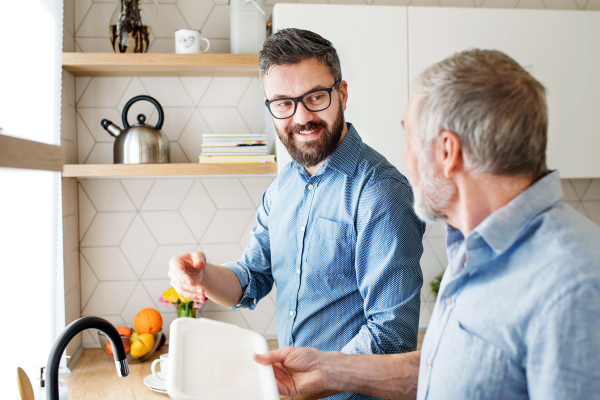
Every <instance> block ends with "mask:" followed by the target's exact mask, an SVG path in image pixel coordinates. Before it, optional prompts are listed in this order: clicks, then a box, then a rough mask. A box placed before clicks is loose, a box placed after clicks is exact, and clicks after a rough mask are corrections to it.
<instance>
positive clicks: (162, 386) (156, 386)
mask: <svg viewBox="0 0 600 400" xmlns="http://www.w3.org/2000/svg"><path fill="white" fill-rule="evenodd" d="M157 374H159V375H160V372H157ZM161 377H162V375H161ZM144 384H145V385H146V386H148V389H150V390H154V391H155V392H162V393H167V382H165V381H162V380H160V379H158V378H157V377H156V376H154V375H153V374H150V375H148V376H147V377H145V378H144Z"/></svg>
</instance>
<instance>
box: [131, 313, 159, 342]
mask: <svg viewBox="0 0 600 400" xmlns="http://www.w3.org/2000/svg"><path fill="white" fill-rule="evenodd" d="M162 324H163V321H162V316H161V315H160V313H159V312H158V311H156V310H155V309H154V308H145V309H143V310H142V311H140V312H139V313H137V315H136V316H135V318H134V320H133V326H134V327H135V330H136V331H137V332H138V333H140V334H142V333H156V332H158V331H160V330H161V328H162ZM153 340H154V338H153Z"/></svg>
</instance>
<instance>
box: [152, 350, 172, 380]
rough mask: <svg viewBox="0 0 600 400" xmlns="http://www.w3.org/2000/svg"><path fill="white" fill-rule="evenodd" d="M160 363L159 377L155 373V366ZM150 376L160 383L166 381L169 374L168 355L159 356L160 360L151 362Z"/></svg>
mask: <svg viewBox="0 0 600 400" xmlns="http://www.w3.org/2000/svg"><path fill="white" fill-rule="evenodd" d="M158 363H160V371H159V372H160V375H158V373H157V372H156V364H158ZM151 369H152V375H154V376H155V377H157V378H158V379H160V380H161V381H166V380H167V374H168V372H169V354H168V353H167V354H161V356H160V358H158V359H156V360H154V361H152V368H151Z"/></svg>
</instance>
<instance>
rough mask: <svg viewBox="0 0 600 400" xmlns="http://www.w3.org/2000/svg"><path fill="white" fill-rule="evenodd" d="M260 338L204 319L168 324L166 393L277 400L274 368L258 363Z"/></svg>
mask: <svg viewBox="0 0 600 400" xmlns="http://www.w3.org/2000/svg"><path fill="white" fill-rule="evenodd" d="M268 351H269V346H268V344H267V341H266V339H265V338H264V337H262V336H261V335H259V334H258V333H256V332H253V331H249V330H246V329H242V328H240V327H238V326H236V325H232V324H226V323H224V322H218V321H213V320H210V319H206V318H200V319H194V318H177V319H176V320H175V321H174V322H173V323H172V324H171V334H170V338H169V372H168V377H167V393H168V394H169V396H170V397H171V398H173V399H175V400H192V399H195V400H243V399H248V400H260V399H264V400H279V394H278V391H277V384H276V382H275V375H274V374H273V367H271V366H270V365H267V366H264V365H260V364H257V363H256V362H255V361H254V359H252V354H253V353H258V354H264V353H266V352H268Z"/></svg>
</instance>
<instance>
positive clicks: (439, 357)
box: [255, 50, 600, 400]
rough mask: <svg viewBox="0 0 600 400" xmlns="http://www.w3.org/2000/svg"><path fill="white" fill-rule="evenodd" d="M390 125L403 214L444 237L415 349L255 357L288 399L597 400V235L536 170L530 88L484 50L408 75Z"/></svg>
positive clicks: (535, 94) (549, 175)
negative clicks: (399, 153)
mask: <svg viewBox="0 0 600 400" xmlns="http://www.w3.org/2000/svg"><path fill="white" fill-rule="evenodd" d="M403 122H404V128H405V131H406V135H407V139H408V146H407V149H406V153H405V155H404V156H405V160H406V163H407V165H408V168H409V178H410V180H411V183H412V185H413V188H414V190H415V199H416V200H415V209H416V211H417V214H418V215H419V216H421V217H422V218H423V219H425V220H429V221H442V220H443V221H445V222H446V223H447V229H448V237H447V241H446V245H447V252H448V258H449V265H448V268H447V270H446V273H445V274H444V278H443V280H442V283H441V287H440V291H439V296H438V299H437V303H436V305H435V308H434V310H433V315H432V317H431V322H430V324H429V327H428V329H427V334H426V336H425V340H424V343H423V349H422V351H420V352H418V351H417V352H412V353H406V354H401V355H389V356H364V355H341V354H338V353H323V352H319V351H317V350H314V349H297V348H296V349H292V348H285V349H281V350H279V351H277V352H272V353H269V354H268V355H266V356H262V357H261V356H255V358H256V360H257V361H258V362H260V363H263V364H268V363H274V367H275V371H277V379H278V384H279V389H280V392H281V393H283V394H288V395H295V394H298V393H310V392H314V391H315V390H319V389H333V390H345V391H349V392H359V393H366V394H369V395H373V396H380V397H384V398H388V399H409V398H415V396H416V397H417V398H418V399H452V400H455V399H469V400H472V399H509V398H510V399H530V398H531V399H544V400H546V399H557V400H558V399H582V400H583V399H592V398H598V396H599V395H600V372H599V371H600V356H599V355H598V354H599V349H600V261H599V260H600V229H599V228H598V227H597V226H596V225H594V224H593V223H592V222H590V221H589V220H587V219H585V218H584V217H582V216H581V215H580V214H579V213H578V212H577V211H575V210H574V209H573V208H571V207H570V206H568V205H566V204H564V203H562V202H561V201H560V199H561V197H562V195H563V193H562V189H561V183H560V179H559V176H558V172H557V171H554V172H548V170H547V168H546V158H545V151H546V132H547V125H548V120H547V109H546V101H545V91H544V88H543V86H542V85H541V84H540V83H539V82H538V81H536V80H535V79H534V78H533V77H532V76H531V75H529V74H528V73H527V72H526V71H525V70H524V69H523V68H521V67H520V66H519V65H518V64H517V63H516V62H515V61H514V60H512V59H511V58H510V57H508V56H506V55H505V54H502V53H500V52H498V51H481V50H472V51H466V52H463V53H458V54H455V55H454V56H452V57H450V58H448V59H446V60H444V61H442V62H440V63H438V64H435V65H433V66H432V67H430V68H429V69H428V70H427V71H425V73H424V74H423V75H422V76H421V77H420V79H419V82H418V87H417V89H416V90H415V92H414V93H413V95H412V97H411V100H410V102H409V105H408V108H407V111H406V114H405V117H404V121H403ZM565 133H566V132H565ZM417 382H418V387H417Z"/></svg>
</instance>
